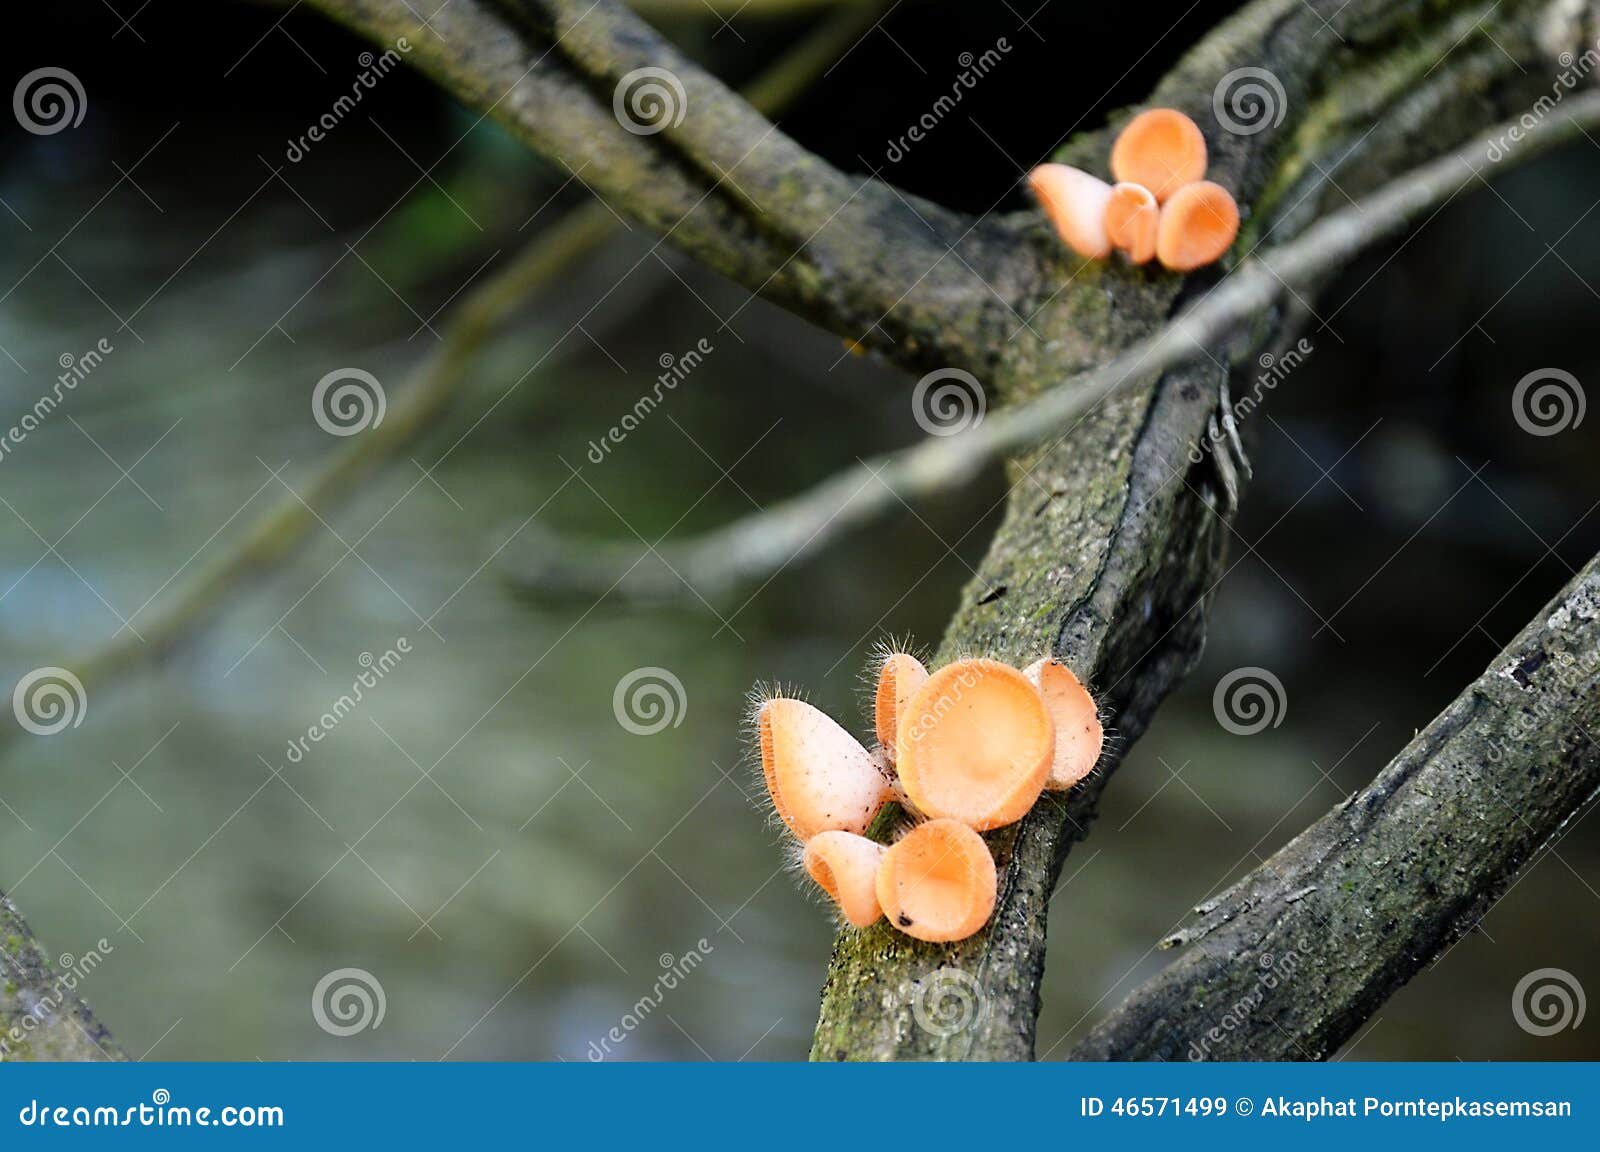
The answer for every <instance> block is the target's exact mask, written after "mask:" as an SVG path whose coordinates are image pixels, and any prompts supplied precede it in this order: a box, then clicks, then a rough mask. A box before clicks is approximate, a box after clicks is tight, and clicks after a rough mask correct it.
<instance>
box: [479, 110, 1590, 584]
mask: <svg viewBox="0 0 1600 1152" xmlns="http://www.w3.org/2000/svg"><path fill="white" fill-rule="evenodd" d="M1596 124H1600V93H1590V94H1586V95H1584V96H1581V97H1578V98H1576V99H1573V100H1571V101H1569V102H1568V103H1567V104H1566V105H1565V106H1564V108H1563V109H1562V115H1561V116H1559V117H1551V118H1549V119H1547V120H1545V121H1543V122H1541V123H1539V124H1537V125H1536V126H1534V127H1532V128H1528V127H1525V126H1524V125H1523V124H1522V122H1521V121H1520V119H1519V120H1516V121H1508V122H1507V123H1505V124H1502V125H1500V126H1498V127H1497V128H1494V129H1491V130H1490V132H1489V133H1488V134H1486V135H1482V136H1474V137H1473V138H1472V140H1471V141H1470V142H1469V143H1467V144H1465V145H1463V146H1462V147H1460V148H1458V149H1457V150H1456V151H1454V152H1452V153H1449V154H1448V155H1446V156H1443V157H1441V158H1440V159H1438V160H1435V161H1432V162H1431V163H1428V164H1425V165H1423V166H1421V167H1419V168H1416V169H1414V170H1413V171H1411V172H1409V173H1407V174H1406V175H1404V176H1401V177H1398V178H1396V179H1395V180H1393V181H1391V182H1390V183H1388V184H1386V185H1385V186H1384V187H1383V188H1381V189H1379V190H1378V191H1377V192H1375V193H1373V194H1372V195H1371V196H1369V197H1367V198H1365V199H1364V200H1362V201H1360V202H1359V203H1356V204H1352V205H1351V206H1349V207H1347V208H1345V209H1343V210H1341V211H1338V212H1334V213H1331V214H1330V215H1328V216H1325V217H1323V218H1322V219H1321V220H1320V221H1319V222H1317V223H1316V224H1314V225H1312V226H1311V227H1310V228H1308V229H1307V230H1306V231H1305V233H1304V234H1303V235H1302V236H1300V237H1298V238H1297V239H1295V240H1292V241H1290V242H1288V243H1285V244H1281V245H1278V246H1276V247H1274V248H1273V249H1271V250H1270V251H1267V252H1265V253H1263V254H1261V255H1260V256H1259V257H1256V258H1253V259H1250V260H1247V261H1245V262H1244V263H1243V264H1241V265H1240V266H1239V267H1238V268H1237V269H1236V270H1235V271H1234V272H1233V273H1232V274H1231V275H1230V276H1228V278H1227V279H1225V280H1224V281H1223V282H1222V283H1221V284H1219V285H1218V286H1217V287H1216V288H1214V289H1213V290H1212V291H1211V292H1209V293H1208V294H1207V295H1206V296H1204V297H1202V298H1201V299H1200V300H1198V301H1197V302H1196V303H1195V304H1194V305H1193V306H1192V307H1190V308H1189V309H1187V310H1186V311H1185V312H1183V313H1182V314H1180V315H1179V316H1177V317H1176V318H1175V319H1174V320H1173V321H1172V322H1171V323H1169V324H1168V325H1166V326H1165V327H1163V328H1162V329H1160V330H1159V331H1157V332H1154V333H1152V334H1151V335H1150V336H1148V337H1146V338H1145V339H1143V340H1139V341H1136V342H1135V343H1133V344H1131V345H1129V346H1128V347H1127V348H1126V349H1124V350H1123V351H1122V352H1121V353H1119V354H1118V355H1117V356H1115V357H1114V358H1112V359H1111V360H1109V361H1107V362H1106V363H1105V364H1103V365H1101V366H1100V367H1099V368H1095V369H1093V370H1092V371H1089V372H1087V373H1085V374H1083V375H1082V376H1080V377H1078V378H1077V379H1075V380H1073V381H1071V382H1070V383H1067V384H1063V385H1060V386H1058V387H1056V388H1052V389H1050V390H1049V391H1046V392H1043V393H1041V394H1040V395H1039V396H1037V397H1035V398H1034V399H1032V400H1029V401H1027V402H1025V403H1022V404H1019V405H1017V406H1016V407H1013V408H1008V409H1005V410H1002V411H999V412H995V413H992V414H990V415H989V416H988V417H987V418H985V419H983V420H982V421H981V422H980V423H978V424H976V425H974V426H973V427H971V428H969V429H967V430H966V431H964V432H962V433H960V434H958V435H955V436H949V437H945V438H929V439H927V440H924V441H922V442H921V443H919V444H917V445H916V446H915V447H912V448H908V449H905V450H903V451H900V452H896V453H891V454H887V455H882V456H877V457H874V458H872V459H870V460H865V461H862V462H860V463H859V464H857V465H855V466H854V467H851V468H847V469H845V470H844V471H842V472H839V473H837V474H835V475H834V476H832V477H830V478H828V479H827V480H824V481H823V482H822V483H821V484H818V485H817V486H816V487H814V488H811V489H809V490H807V491H805V492H803V493H800V494H799V495H796V496H792V497H790V498H788V499H787V500H784V501H782V502H780V503H778V504H774V505H772V506H771V507H769V508H767V509H765V510H764V511H761V512H757V513H753V514H751V515H749V516H746V517H743V518H741V519H739V520H735V521H733V522H732V523H730V524H727V525H725V526H723V527H721V528H717V529H713V530H712V531H710V532H707V533H705V534H703V535H699V536H695V537H691V538H689V539H687V540H684V541H681V542H677V543H673V544H669V545H666V546H663V547H661V548H658V549H656V550H655V551H656V553H658V554H657V555H653V556H651V557H650V559H649V561H648V562H645V563H639V564H637V565H636V566H635V561H636V560H637V559H638V549H637V548H636V547H628V546H624V545H616V544H609V543H607V544H594V543H589V544H587V545H585V544H578V543H575V542H571V541H562V542H556V541H553V540H552V539H550V538H548V537H546V538H545V539H544V540H542V541H541V542H540V543H539V545H538V547H537V549H536V550H537V552H538V556H537V558H535V559H528V558H526V557H525V556H521V555H519V558H518V560H517V561H515V562H510V561H508V563H507V569H508V579H509V580H510V582H511V583H512V584H513V585H514V586H516V587H519V588H522V589H524V590H527V591H531V592H541V593H550V592H554V593H558V594H569V593H571V594H585V593H587V594H592V593H594V592H595V591H598V590H602V589H606V588H613V587H614V588H615V590H616V592H617V593H618V594H619V595H621V596H624V597H628V598H634V599H659V598H667V597H676V596H680V595H684V594H687V593H690V592H692V593H695V594H698V595H699V596H701V597H706V598H711V597H715V596H716V595H718V594H721V593H726V592H727V591H729V590H730V589H732V588H734V587H736V586H738V585H739V584H741V583H743V582H744V581H747V580H751V579H755V578H758V577H760V576H763V575H766V574H768V573H770V572H772V571H774V570H776V569H778V568H780V567H783V566H785V565H788V564H791V563H794V562H795V561H797V560H799V559H801V558H802V557H804V556H807V555H810V554H812V553H814V552H816V551H818V550H819V549H821V548H822V547H823V546H824V545H825V544H827V543H828V542H829V541H831V540H833V539H834V538H835V537H837V536H839V535H841V534H843V533H844V532H846V531H848V530H849V529H851V528H854V527H857V526H859V525H861V524H863V523H866V522H868V521H870V520H872V519H873V518H874V517H876V516H878V515H880V514H882V513H884V512H886V511H889V510H891V509H893V508H894V507H895V506H897V505H898V504H900V503H902V502H907V501H910V500H912V499H915V498H917V497H922V496H927V495H929V494H931V493H935V492H940V491H944V490H947V489H950V488H953V487H955V486H957V485H959V484H962V483H964V482H965V481H967V480H968V479H970V478H971V477H972V476H973V475H974V474H975V473H976V472H977V471H978V470H979V469H981V468H982V467H983V466H984V465H985V464H986V463H987V462H988V461H989V460H991V459H993V458H994V457H996V456H999V455H1001V454H1003V453H1006V452H1009V451H1014V450H1016V449H1019V448H1024V447H1027V446H1028V445H1031V444H1035V443H1038V442H1039V441H1042V440H1044V439H1045V438H1047V437H1048V436H1050V435H1052V434H1054V433H1056V432H1057V431H1059V430H1061V429H1063V428H1065V427H1067V426H1068V424H1069V423H1070V422H1071V421H1072V420H1074V419H1075V418H1076V417H1078V416H1080V415H1081V414H1083V413H1084V412H1086V411H1088V410H1089V409H1091V408H1093V407H1094V406H1095V405H1097V404H1099V403H1101V402H1102V401H1104V400H1106V399H1107V398H1109V397H1110V396H1112V395H1114V394H1115V393H1117V392H1118V391H1120V390H1122V389H1124V388H1126V387H1128V386H1129V385H1131V384H1133V383H1135V382H1137V381H1140V380H1149V379H1152V378H1154V377H1155V376H1156V375H1158V374H1159V373H1161V372H1164V371H1167V370H1168V369H1171V368H1173V367H1175V366H1177V365H1179V364H1182V363H1184V362H1185V361H1188V360H1190V359H1193V358H1195V357H1197V356H1199V355H1200V354H1201V353H1202V351H1203V350H1204V349H1206V348H1207V347H1210V346H1212V345H1214V344H1216V343H1217V342H1218V341H1220V340H1221V339H1222V338H1223V337H1224V336H1226V335H1227V334H1228V333H1230V332H1231V331H1233V330H1234V329H1235V328H1237V327H1238V325H1240V324H1241V323H1243V322H1244V321H1246V320H1248V319H1249V318H1250V317H1252V316H1254V315H1257V314H1258V313H1260V312H1261V311H1262V310H1264V309H1266V308H1268V307H1270V306H1271V305H1272V304H1273V303H1274V301H1276V300H1278V299H1279V298H1280V297H1282V296H1283V295H1284V294H1286V293H1288V292H1289V291H1290V290H1291V289H1293V288H1300V287H1306V286H1309V285H1311V284H1312V283H1313V282H1314V281H1316V280H1317V279H1318V278H1320V277H1321V276H1323V275H1325V274H1326V273H1328V272H1329V271H1330V270H1332V269H1335V268H1337V267H1339V266H1340V265H1341V264H1342V263H1344V262H1345V261H1348V260H1349V259H1351V258H1352V257H1354V256H1356V255H1358V254H1359V253H1361V252H1362V251H1364V250H1365V249H1367V248H1369V247H1371V246H1372V245H1374V244H1376V243H1378V242H1379V241H1381V240H1383V239H1385V238H1387V237H1390V236H1393V235H1395V234H1396V233H1398V232H1400V231H1402V230H1403V229H1404V228H1405V227H1406V226H1407V225H1408V224H1410V223H1411V222H1412V221H1414V220H1415V219H1417V217H1419V216H1420V215H1422V213H1424V212H1426V211H1428V210H1429V209H1431V208H1435V207H1437V206H1439V205H1441V204H1443V203H1444V202H1446V201H1447V200H1449V199H1450V198H1451V197H1453V196H1454V195H1455V194H1457V193H1458V192H1460V191H1461V190H1462V189H1464V188H1466V187H1469V186H1470V185H1471V184H1472V183H1473V182H1474V181H1476V180H1478V179H1479V178H1480V177H1482V176H1483V175H1484V170H1485V169H1486V168H1487V167H1488V164H1487V160H1486V158H1487V156H1488V155H1489V151H1490V150H1489V141H1491V140H1493V141H1500V142H1503V141H1505V140H1506V139H1507V138H1508V136H1509V135H1510V134H1511V133H1512V131H1513V129H1514V130H1515V131H1516V133H1517V134H1518V135H1519V136H1520V137H1521V139H1520V142H1519V143H1517V144H1515V145H1514V146H1512V147H1511V148H1510V149H1509V150H1507V149H1505V147H1504V145H1503V143H1502V147H1501V149H1500V150H1501V151H1502V152H1505V153H1506V155H1505V156H1504V158H1503V159H1502V160H1501V161H1500V162H1499V163H1498V164H1497V169H1498V170H1501V171H1503V170H1505V169H1506V168H1508V167H1511V166H1512V165H1513V164H1515V163H1522V162H1525V161H1527V160H1530V159H1532V158H1533V157H1535V156H1537V155H1539V154H1541V153H1543V152H1546V151H1548V150H1549V149H1551V148H1553V147H1555V146H1556V145H1557V144H1559V143H1561V142H1563V141H1565V140H1568V139H1570V138H1571V137H1572V136H1575V135H1577V134H1578V133H1580V132H1583V131H1585V129H1586V128H1588V127H1592V126H1594V125H1596ZM513 564H515V565H517V566H515V567H513ZM630 567H631V571H629V569H630ZM624 571H627V573H628V574H627V575H626V576H620V574H621V573H623V572H624ZM619 577H620V578H619Z"/></svg>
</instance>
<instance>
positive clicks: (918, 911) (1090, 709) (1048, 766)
mask: <svg viewBox="0 0 1600 1152" xmlns="http://www.w3.org/2000/svg"><path fill="white" fill-rule="evenodd" d="M873 713H874V721H875V724H876V728H877V745H876V747H874V748H872V749H868V748H866V747H865V746H863V745H862V744H861V743H860V742H858V741H857V740H856V738H855V737H854V736H852V735H850V733H849V732H847V731H846V730H845V729H844V728H843V727H841V726H840V725H839V724H837V723H836V722H835V721H834V720H833V719H832V718H830V717H829V716H828V715H827V714H825V713H823V712H822V711H820V710H819V709H817V708H814V707H812V706H811V705H810V704H807V703H805V702H804V701H803V700H796V699H794V698H792V697H787V696H779V697H775V698H770V699H766V700H764V701H763V702H762V703H761V705H760V707H759V708H758V709H757V711H756V715H755V721H756V724H755V727H756V736H757V739H758V740H759V743H760V749H761V767H762V771H763V773H764V774H765V776H766V782H767V791H768V793H769V794H770V795H771V797H772V804H773V807H774V808H775V809H776V810H777V814H778V816H779V818H780V819H782V821H783V822H784V824H785V825H787V826H788V828H789V830H790V831H791V832H792V833H793V834H794V835H795V837H796V838H797V839H798V840H799V841H800V842H801V843H802V844H803V845H804V853H803V857H802V859H803V863H804V865H805V870H806V872H807V873H808V874H809V875H810V876H811V878H812V879H813V880H815V881H816V882H817V884H818V885H819V886H820V887H821V888H822V890H823V891H824V892H826V893H827V894H828V896H829V897H831V898H832V899H833V900H834V902H835V903H836V904H837V905H838V907H839V911H840V913H841V914H842V916H843V917H844V919H845V920H846V921H847V922H848V923H850V924H851V925H854V926H855V927H857V928H867V927H870V926H871V925H873V924H875V923H877V922H878V921H879V920H880V919H882V918H884V917H887V918H888V921H889V923H890V924H892V925H893V926H894V927H895V928H897V929H899V930H900V931H902V932H904V933H905V934H906V935H908V936H912V937H915V938H916V939H918V940H926V941H930V942H934V943H941V942H947V941H953V940H964V939H966V938H967V937H968V936H971V935H972V934H973V933H975V932H977V931H978V930H979V929H980V928H982V927H983V926H984V925H985V924H986V923H988V921H989V917H990V916H991V915H992V914H993V912H994V907H995V896H996V873H995V864H994V857H993V856H991V855H990V852H989V846H988V845H987V844H986V843H985V842H984V840H983V837H982V836H981V835H979V833H981V832H987V831H989V830H991V829H994V828H1000V827H1004V826H1005V825H1007V824H1013V823H1015V822H1016V821H1018V820H1020V819H1022V817H1023V816H1025V815H1026V814H1027V813H1028V810H1029V809H1031V808H1032V807H1033V805H1034V803H1035V802H1036V801H1037V800H1038V799H1039V795H1040V793H1041V792H1044V791H1045V790H1053V791H1060V790H1065V789H1068V788H1071V787H1072V786H1073V785H1075V784H1077V783H1078V782H1079V781H1080V780H1082V779H1083V778H1084V777H1085V776H1087V775H1088V774H1089V773H1090V772H1091V771H1092V770H1093V769H1094V766H1095V764H1096V763H1098V762H1099V759H1100V749H1101V743H1102V740H1103V732H1102V729H1101V726H1100V718H1099V715H1098V710H1097V709H1096V707H1095V702H1094V698H1093V697H1092V696H1090V695H1089V692H1088V691H1087V689H1085V688H1084V686H1083V685H1082V684H1081V683H1080V682H1079V681H1078V678H1077V677H1076V676H1075V675H1073V673H1072V670H1071V669H1069V668H1067V667H1066V666H1065V665H1063V664H1060V663H1058V662H1056V661H1055V660H1051V659H1048V658H1046V659H1042V660H1038V661H1035V662H1034V663H1033V664H1031V665H1029V666H1028V667H1027V668H1026V669H1023V670H1020V671H1019V670H1018V669H1016V668H1013V667H1012V666H1010V665H1009V664H1003V663H1001V662H1000V661H998V660H986V659H969V660H957V661H955V662H954V663H951V664H947V665H946V666H945V667H943V668H940V669H939V670H938V671H936V672H933V673H929V671H928V670H927V669H926V668H925V667H923V665H922V663H921V662H920V661H918V660H917V659H916V658H915V657H913V656H908V655H906V654H905V653H904V652H890V653H888V654H886V655H885V656H884V658H883V661H882V664H881V666H880V668H879V672H878V683H877V693H876V697H875V699H874V708H873ZM891 801H895V802H897V803H898V804H899V805H900V807H901V810H902V812H903V813H904V815H905V817H906V820H905V821H903V822H902V831H901V833H900V834H899V835H898V837H897V838H896V839H894V841H893V843H890V844H883V843H880V842H879V841H878V840H875V839H873V838H872V837H871V835H869V832H870V831H871V830H872V829H873V825H874V823H875V821H876V820H877V817H878V814H879V812H880V811H881V810H882V809H883V807H884V806H885V805H886V804H888V803H890V802H891Z"/></svg>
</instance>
